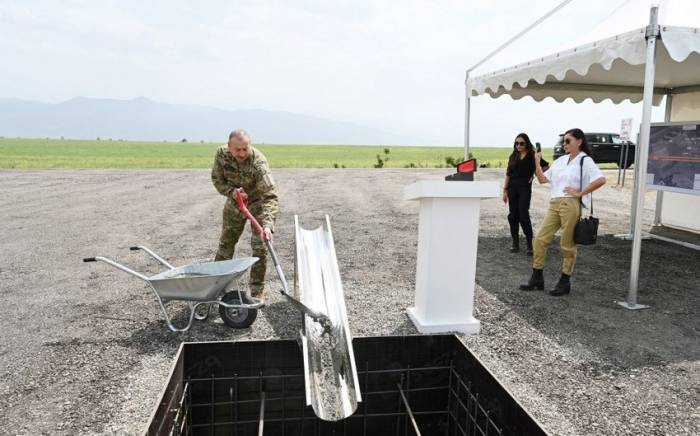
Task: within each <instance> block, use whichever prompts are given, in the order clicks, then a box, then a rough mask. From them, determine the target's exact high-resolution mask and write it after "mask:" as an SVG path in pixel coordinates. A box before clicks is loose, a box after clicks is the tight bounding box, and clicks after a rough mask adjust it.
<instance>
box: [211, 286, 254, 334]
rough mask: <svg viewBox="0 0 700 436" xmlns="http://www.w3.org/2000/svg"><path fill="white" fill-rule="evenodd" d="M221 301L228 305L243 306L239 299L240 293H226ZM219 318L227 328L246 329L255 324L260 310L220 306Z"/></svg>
mask: <svg viewBox="0 0 700 436" xmlns="http://www.w3.org/2000/svg"><path fill="white" fill-rule="evenodd" d="M221 301H223V302H224V303H226V304H241V299H240V298H239V297H238V291H231V292H227V293H225V294H224V296H223V297H221ZM219 316H220V317H221V319H222V320H223V321H224V324H226V325H227V326H229V327H233V328H235V329H244V328H247V327H250V325H251V324H253V322H254V321H255V318H257V317H258V310H257V309H243V308H233V307H225V306H222V305H219Z"/></svg>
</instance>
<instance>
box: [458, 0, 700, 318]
mask: <svg viewBox="0 0 700 436" xmlns="http://www.w3.org/2000/svg"><path fill="white" fill-rule="evenodd" d="M567 3H568V1H565V2H563V3H562V4H560V5H558V6H557V7H556V8H555V9H554V10H552V11H550V12H549V13H548V14H547V15H545V16H544V17H542V18H541V19H540V20H538V21H537V22H536V24H538V23H539V22H541V21H542V20H544V19H545V18H547V17H548V16H550V15H551V14H553V13H554V12H556V11H557V10H558V9H560V8H561V7H563V6H565V5H566V4H567ZM658 9H659V8H658V6H652V7H651V9H650V13H649V24H648V25H647V26H646V28H645V39H646V57H645V58H646V61H645V62H646V63H645V69H644V85H643V87H641V88H640V87H637V86H615V85H591V84H567V83H566V82H557V83H546V84H544V85H540V84H538V83H530V84H528V88H531V87H532V88H537V87H541V88H547V89H556V88H561V89H566V90H579V91H587V90H593V89H596V90H600V89H607V88H610V89H611V90H613V88H614V90H615V91H618V92H619V91H620V90H625V91H631V92H634V93H639V92H640V91H641V93H642V95H643V99H642V101H643V105H642V123H641V127H640V134H639V138H640V139H639V144H638V146H637V153H636V156H635V157H636V159H635V160H636V162H635V181H634V190H633V198H632V211H631V238H632V257H631V261H630V281H629V289H628V292H627V297H626V299H625V301H621V302H618V304H619V305H621V306H622V307H624V308H626V309H631V310H636V309H645V308H648V307H649V306H647V305H642V304H639V303H638V302H637V298H638V290H639V264H640V258H641V243H642V220H641V217H642V213H643V211H644V194H645V191H646V184H645V183H642V182H641V181H643V180H646V175H647V163H648V159H649V133H650V126H651V108H652V103H653V100H652V99H653V98H654V96H655V95H656V96H659V95H664V96H666V98H667V100H666V116H665V118H666V121H669V119H670V113H671V112H670V111H671V105H672V101H673V96H674V95H678V94H685V93H690V92H698V91H700V85H691V86H680V87H676V88H664V87H654V80H655V74H656V43H657V41H658V40H659V39H660V37H661V26H659V24H658ZM532 27H534V26H531V27H530V28H532ZM526 32H527V29H526V30H524V31H522V32H521V33H519V34H518V35H516V36H515V37H514V38H512V39H510V40H509V41H508V42H507V43H506V44H504V45H502V46H500V47H499V48H498V49H497V50H495V51H494V52H492V53H491V54H490V55H489V56H487V57H486V58H485V59H484V60H482V61H481V62H479V63H478V64H476V65H475V66H473V67H472V68H470V69H468V70H467V71H466V77H465V82H464V83H465V91H466V99H465V122H464V157H465V159H466V158H468V157H469V145H470V138H469V136H470V112H471V104H470V100H471V97H472V89H471V88H470V84H469V75H470V73H471V71H473V70H474V69H475V68H476V67H478V66H480V65H481V64H482V63H483V62H485V61H486V60H487V59H489V58H491V57H492V56H493V55H495V54H496V53H497V52H499V51H501V50H502V49H503V48H505V46H506V45H508V44H510V43H511V42H512V41H514V40H515V39H517V38H519V37H520V36H522V35H523V34H524V33H526ZM662 204H663V193H662V192H661V191H659V192H658V196H657V201H656V213H655V217H654V223H655V224H658V223H660V220H661V217H660V211H661V206H662Z"/></svg>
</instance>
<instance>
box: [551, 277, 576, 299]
mask: <svg viewBox="0 0 700 436" xmlns="http://www.w3.org/2000/svg"><path fill="white" fill-rule="evenodd" d="M569 292H571V282H570V281H569V276H568V275H566V274H564V273H562V274H561V277H559V281H558V282H557V285H556V286H555V287H554V289H552V290H551V291H549V295H553V296H555V297H561V296H562V295H566V294H568V293H569Z"/></svg>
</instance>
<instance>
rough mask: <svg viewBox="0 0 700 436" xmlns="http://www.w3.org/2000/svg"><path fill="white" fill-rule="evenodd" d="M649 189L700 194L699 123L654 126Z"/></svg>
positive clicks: (657, 124)
mask: <svg viewBox="0 0 700 436" xmlns="http://www.w3.org/2000/svg"><path fill="white" fill-rule="evenodd" d="M647 187H648V188H650V189H657V190H660V191H671V192H679V193H682V194H694V195H700V122H694V123H687V122H686V123H653V124H652V125H651V131H650V134H649V163H648V165H647Z"/></svg>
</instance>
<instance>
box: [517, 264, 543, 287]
mask: <svg viewBox="0 0 700 436" xmlns="http://www.w3.org/2000/svg"><path fill="white" fill-rule="evenodd" d="M535 289H537V290H539V291H541V290H543V289H544V276H543V275H542V270H541V269H535V268H533V269H532V275H531V276H530V280H528V281H527V283H526V284H524V285H520V290H521V291H533V290H535Z"/></svg>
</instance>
